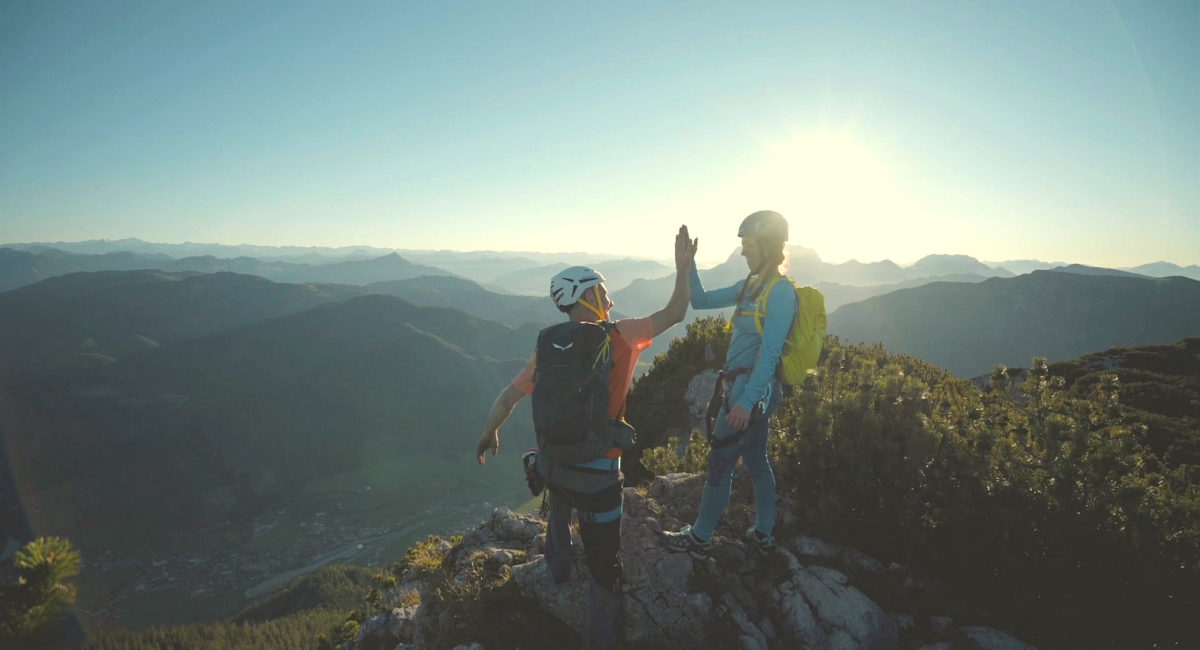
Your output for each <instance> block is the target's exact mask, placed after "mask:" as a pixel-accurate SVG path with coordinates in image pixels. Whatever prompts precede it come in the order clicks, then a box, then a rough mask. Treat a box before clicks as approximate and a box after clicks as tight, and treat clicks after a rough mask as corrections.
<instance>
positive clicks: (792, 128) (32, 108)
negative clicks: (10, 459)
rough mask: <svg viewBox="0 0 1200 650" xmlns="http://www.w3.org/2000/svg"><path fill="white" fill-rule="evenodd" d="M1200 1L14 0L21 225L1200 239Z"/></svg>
mask: <svg viewBox="0 0 1200 650" xmlns="http://www.w3.org/2000/svg"><path fill="white" fill-rule="evenodd" d="M1198 33H1200V2H1192V1H1190V0H1180V1H1164V2H1124V1H1122V2H1112V3H1109V2H1103V1H1099V2H1070V3H1059V2H1053V1H1031V2H973V1H970V2H964V1H961V0H955V1H947V2H924V1H921V2H887V3H865V2H864V3H859V2H836V3H829V4H813V3H801V2H720V3H693V2H651V3H644V2H637V3H634V2H543V3H532V2H452V1H445V2H429V3H418V2H400V1H389V2H333V1H325V2H306V1H292V2H280V3H265V2H264V3H256V2H242V1H238V2H210V1H204V2H149V1H148V2H142V3H125V2H116V1H104V2H66V3H64V2H55V1H52V0H49V1H48V0H43V1H19V0H18V1H14V2H6V3H3V4H2V5H0V242H23V241H56V240H66V241H75V240H82V239H93V238H104V239H116V238H122V237H139V238H142V239H146V240H151V241H161V242H180V241H205V242H221V243H229V244H236V243H253V244H287V245H334V246H336V245H352V244H371V245H375V246H382V247H397V248H450V249H459V250H476V249H500V250H541V251H570V250H588V251H592V252H612V253H627V254H631V255H636V256H650V257H658V258H665V257H668V256H669V255H670V251H671V241H672V237H673V235H674V231H675V229H676V228H677V227H678V225H679V224H681V223H687V224H688V225H689V226H691V227H692V230H693V232H694V234H696V235H697V236H699V237H700V240H701V242H700V247H701V248H700V255H701V258H702V260H709V261H711V260H716V259H723V258H724V257H725V256H726V255H728V254H729V252H730V251H731V250H732V249H733V247H735V246H736V245H737V240H736V237H735V230H736V225H737V222H738V221H739V220H740V219H741V217H742V216H744V215H745V214H747V213H749V212H751V211H754V210H758V209H762V208H773V209H776V210H779V211H781V212H783V213H784V214H785V216H787V217H789V219H790V220H791V221H792V232H793V243H794V244H799V245H803V246H807V247H811V248H814V249H816V250H817V251H818V253H819V254H821V256H822V257H823V258H824V259H826V260H828V261H834V262H838V261H843V260H846V259H850V258H856V259H859V260H861V261H874V260H879V259H884V258H889V259H892V260H895V261H897V262H902V263H903V262H911V261H914V260H916V259H918V258H919V257H921V256H923V255H926V254H930V253H963V254H969V255H973V256H975V257H977V258H980V259H984V260H993V261H994V260H1002V259H1016V258H1040V259H1043V260H1046V261H1059V260H1061V261H1068V262H1080V263H1086V264H1096V265H1109V266H1130V265H1135V264H1139V263H1143V262H1150V261H1155V260H1159V259H1165V260H1167V261H1172V262H1175V263H1178V264H1194V263H1200V35H1198Z"/></svg>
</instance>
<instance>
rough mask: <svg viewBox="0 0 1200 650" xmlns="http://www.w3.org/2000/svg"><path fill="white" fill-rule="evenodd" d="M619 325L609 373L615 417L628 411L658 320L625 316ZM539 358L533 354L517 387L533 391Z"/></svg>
mask: <svg viewBox="0 0 1200 650" xmlns="http://www.w3.org/2000/svg"><path fill="white" fill-rule="evenodd" d="M616 326H617V329H616V335H615V336H613V337H612V342H613V348H612V350H613V368H612V372H611V373H609V376H608V415H609V417H614V418H615V417H617V416H618V415H623V414H624V411H625V401H626V400H627V399H628V398H629V386H630V384H632V383H633V369H634V368H635V367H637V362H638V357H639V356H641V354H642V350H645V349H646V348H648V347H650V342H651V341H652V340H653V339H654V323H653V322H651V320H650V317H649V316H646V317H644V318H622V319H621V320H619V321H617V322H616ZM536 360H537V355H534V356H532V357H529V363H528V364H526V366H525V367H524V368H522V369H521V372H519V373H517V376H516V377H514V378H513V380H512V384H513V386H516V387H517V390H519V391H521V392H522V393H525V394H526V395H532V394H533V366H534V362H535V361H536Z"/></svg>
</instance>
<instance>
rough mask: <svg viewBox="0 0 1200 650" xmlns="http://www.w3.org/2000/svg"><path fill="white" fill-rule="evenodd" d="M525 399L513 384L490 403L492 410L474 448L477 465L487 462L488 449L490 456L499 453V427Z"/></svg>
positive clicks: (523, 394)
mask: <svg viewBox="0 0 1200 650" xmlns="http://www.w3.org/2000/svg"><path fill="white" fill-rule="evenodd" d="M522 397H525V393H523V392H521V390H520V389H519V388H517V387H516V386H515V385H513V384H509V385H508V386H506V387H505V388H504V390H502V391H500V394H499V395H497V396H496V401H495V402H493V403H492V410H491V412H489V413H488V419H487V424H486V425H484V427H483V435H481V436H480V437H479V444H478V445H476V446H475V454H476V456H477V457H478V459H479V464H480V465H482V464H484V463H485V462H487V452H488V450H489V449H490V450H491V452H492V456H493V457H495V456H496V454H498V453H500V425H502V424H504V422H505V421H506V420H508V416H510V415H512V411H513V408H515V407H516V405H517V402H520V401H521V398H522Z"/></svg>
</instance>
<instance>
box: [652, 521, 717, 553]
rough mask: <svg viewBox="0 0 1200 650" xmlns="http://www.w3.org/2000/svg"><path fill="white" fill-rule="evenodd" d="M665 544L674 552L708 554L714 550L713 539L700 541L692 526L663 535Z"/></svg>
mask: <svg viewBox="0 0 1200 650" xmlns="http://www.w3.org/2000/svg"><path fill="white" fill-rule="evenodd" d="M663 542H664V543H665V544H666V545H667V548H668V549H670V550H672V551H687V552H688V553H693V554H696V553H699V554H703V553H708V552H709V551H711V550H712V547H713V541H712V540H711V539H700V538H699V537H696V534H695V533H693V532H692V527H691V526H690V525H688V526H684V527H683V528H680V529H679V532H675V533H663Z"/></svg>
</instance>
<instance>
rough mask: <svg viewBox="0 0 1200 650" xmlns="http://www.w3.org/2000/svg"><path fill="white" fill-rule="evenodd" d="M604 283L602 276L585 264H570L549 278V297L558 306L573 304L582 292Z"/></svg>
mask: <svg viewBox="0 0 1200 650" xmlns="http://www.w3.org/2000/svg"><path fill="white" fill-rule="evenodd" d="M603 283H604V276H603V275H600V272H599V271H597V270H596V269H593V268H590V267H587V266H570V267H567V268H565V269H563V270H561V271H559V272H558V273H557V274H555V276H554V277H553V278H550V299H551V300H553V301H554V304H555V305H556V306H557V307H558V308H559V309H563V308H565V307H570V306H571V305H574V304H575V303H576V302H578V301H579V299H580V298H581V297H582V296H583V292H584V291H587V290H588V289H590V288H592V287H594V286H596V285H598V284H603Z"/></svg>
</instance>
